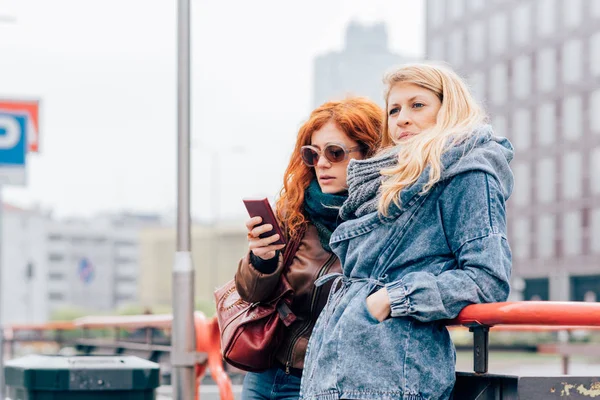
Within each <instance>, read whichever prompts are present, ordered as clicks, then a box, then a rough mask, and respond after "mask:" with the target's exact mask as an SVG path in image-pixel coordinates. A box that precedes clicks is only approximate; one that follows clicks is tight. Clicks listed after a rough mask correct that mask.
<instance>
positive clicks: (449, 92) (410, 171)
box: [378, 64, 487, 216]
mask: <svg viewBox="0 0 600 400" xmlns="http://www.w3.org/2000/svg"><path fill="white" fill-rule="evenodd" d="M383 82H384V84H385V85H386V90H385V94H384V96H385V108H386V112H387V111H388V100H389V94H390V91H391V89H392V87H394V85H396V84H398V83H411V84H414V85H417V86H420V87H422V88H425V89H428V90H431V91H432V92H433V93H435V94H436V95H437V97H438V98H439V99H440V101H441V103H442V105H441V108H440V110H439V112H438V114H437V121H436V124H435V126H433V127H432V128H430V129H427V130H425V131H423V132H421V133H420V134H418V135H415V136H413V137H411V138H409V139H407V140H406V141H403V142H402V145H401V146H400V149H399V151H398V165H397V166H394V167H392V168H388V169H384V170H382V171H381V174H382V175H383V176H384V177H388V178H387V179H385V180H384V182H383V184H382V186H381V199H380V201H379V205H378V209H379V212H380V213H381V214H383V215H384V216H387V215H388V210H389V208H390V206H391V204H392V202H393V203H395V204H396V205H397V206H398V207H400V206H401V204H400V196H399V195H400V192H401V191H402V190H403V189H404V188H406V187H408V186H410V185H412V184H414V183H415V182H416V181H417V179H419V176H421V174H422V173H423V171H424V170H425V168H426V167H427V166H430V167H431V169H430V171H429V181H428V182H427V184H426V185H425V186H424V188H423V191H422V193H426V192H427V191H429V189H431V188H432V187H433V185H435V184H436V183H437V182H438V181H439V180H440V177H441V174H442V165H441V158H442V154H443V153H444V150H445V149H447V148H448V146H449V145H454V144H457V143H460V142H462V141H463V140H465V139H467V138H468V137H469V136H471V135H472V134H473V131H474V130H475V128H477V127H478V126H480V125H482V124H484V123H485V122H486V121H487V116H486V115H485V113H484V111H483V110H482V109H481V107H480V106H479V105H478V104H477V102H476V101H475V99H474V98H473V96H472V95H471V93H470V92H469V89H468V87H467V85H466V84H465V82H464V81H463V80H462V79H461V78H460V77H459V76H458V75H457V74H456V73H455V72H454V71H452V70H451V69H450V68H448V67H446V66H443V65H435V64H409V65H404V66H401V67H399V68H397V69H394V70H392V71H391V72H388V73H387V74H386V75H385V76H384V79H383ZM383 132H384V135H387V136H388V139H387V142H389V141H392V139H391V132H390V127H389V125H388V119H387V118H386V119H385V120H384V123H383ZM385 142H386V141H384V143H385Z"/></svg>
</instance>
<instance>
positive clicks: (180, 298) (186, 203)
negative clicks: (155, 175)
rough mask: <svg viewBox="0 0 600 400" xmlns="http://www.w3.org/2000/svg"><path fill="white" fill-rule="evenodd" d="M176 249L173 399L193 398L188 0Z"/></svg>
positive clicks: (182, 9)
mask: <svg viewBox="0 0 600 400" xmlns="http://www.w3.org/2000/svg"><path fill="white" fill-rule="evenodd" d="M177 20H178V23H177V95H178V99H177V251H176V253H175V263H174V265H173V292H172V296H173V327H172V347H171V348H172V350H171V363H172V366H173V375H172V386H173V398H174V399H177V400H192V399H193V398H194V397H195V392H196V390H197V388H196V379H195V376H194V364H195V360H196V357H195V356H196V353H195V347H196V346H195V344H196V334H195V332H194V266H193V263H192V254H191V234H190V0H178V16H177Z"/></svg>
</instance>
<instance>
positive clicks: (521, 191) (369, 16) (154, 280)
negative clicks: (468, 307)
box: [0, 0, 600, 325]
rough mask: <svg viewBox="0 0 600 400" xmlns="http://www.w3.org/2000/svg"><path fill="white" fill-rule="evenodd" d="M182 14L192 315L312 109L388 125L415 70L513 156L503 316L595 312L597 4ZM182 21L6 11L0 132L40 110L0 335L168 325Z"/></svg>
mask: <svg viewBox="0 0 600 400" xmlns="http://www.w3.org/2000/svg"><path fill="white" fill-rule="evenodd" d="M192 11H193V15H192V61H193V62H192V138H193V148H192V214H193V219H194V228H193V232H192V236H193V254H194V263H195V268H196V299H197V308H198V309H199V310H202V311H204V312H205V313H207V314H208V315H212V314H213V308H214V305H213V301H212V292H213V289H214V288H216V287H217V286H219V285H221V284H223V283H224V282H226V281H227V280H229V279H231V278H232V276H233V274H234V271H235V269H236V268H237V262H238V260H239V258H240V257H242V256H243V255H244V254H245V252H246V251H247V242H246V236H245V227H244V220H245V219H246V213H245V209H244V207H243V204H242V201H241V200H242V198H244V197H256V196H267V197H269V198H271V199H274V198H275V196H276V194H277V193H278V191H279V189H280V186H281V182H282V175H283V171H284V169H285V167H286V163H287V160H288V159H289V155H290V152H291V151H292V147H293V143H294V140H295V135H296V133H297V129H298V127H299V126H300V124H301V123H302V121H303V120H304V119H305V118H306V117H307V115H308V114H309V112H310V111H311V109H312V108H313V107H315V106H317V105H319V104H321V103H323V102H324V101H326V100H330V99H335V98H340V97H344V96H347V95H363V96H368V97H370V98H372V99H373V100H375V101H377V102H378V103H379V104H381V105H382V106H383V104H384V103H383V97H382V90H383V85H382V82H381V78H382V74H383V73H384V71H386V70H387V69H389V68H390V67H392V66H394V65H396V64H401V63H404V62H410V61H419V60H424V59H428V60H438V61H444V62H447V63H449V64H450V65H451V66H452V67H454V68H455V69H456V70H457V71H458V72H459V73H460V74H461V75H462V76H463V77H465V78H466V79H467V81H468V82H469V84H470V86H471V88H472V90H473V92H474V93H475V95H476V97H477V99H478V100H479V101H481V102H482V104H483V105H484V106H485V108H486V110H487V111H488V113H489V114H490V117H491V121H492V124H493V126H494V129H495V131H496V133H497V134H499V135H503V136H506V137H508V138H509V139H510V140H511V141H512V143H513V145H514V147H515V159H514V161H513V163H512V169H513V171H514V174H515V190H514V192H513V195H512V197H511V199H510V200H509V203H508V221H509V242H510V244H511V247H512V249H513V258H514V268H513V282H512V293H511V299H512V300H577V301H597V300H598V296H600V0H518V1H517V0H427V1H423V0H418V1H415V0H411V1H408V0H396V1H391V0H390V1H384V0H380V1H368V2H367V1H357V0H356V1H342V0H336V1H324V2H317V1H303V2H295V3H290V2H280V1H275V0H264V1H252V2H245V1H236V2H216V1H212V2H211V1H193V2H192ZM175 13H176V9H175V6H174V4H172V2H165V1H147V0H146V1H142V0H118V1H117V0H108V1H107V0H105V1H95V0H94V1H91V0H90V1H85V2H82V1H75V0H56V1H55V0H52V1H48V0H45V1H42V0H39V1H33V0H19V1H17V0H12V1H11V0H0V115H1V113H2V110H3V107H2V102H1V101H2V100H6V101H9V102H10V101H17V102H19V101H21V102H23V104H34V105H35V107H34V108H31V110H33V111H31V112H27V113H26V114H27V115H29V117H30V122H29V123H30V124H31V126H29V127H28V129H30V130H34V131H35V133H36V134H37V136H38V140H39V149H37V151H35V152H34V151H32V148H31V138H30V152H29V154H28V155H27V157H26V165H25V166H24V167H22V170H21V172H23V173H24V175H21V176H19V177H17V178H15V176H14V173H15V168H14V167H12V169H11V170H10V171H9V172H10V173H11V174H13V175H12V178H11V183H9V184H5V185H3V187H2V195H3V199H4V202H3V206H2V216H1V218H0V223H1V226H2V230H1V250H0V251H1V253H0V255H1V257H0V262H1V266H2V281H1V288H0V295H1V296H2V301H1V304H2V308H1V310H0V322H1V323H2V324H3V325H7V324H13V323H31V322H45V321H48V320H52V319H60V320H64V319H69V318H74V317H77V316H83V315H90V314H119V313H121V314H127V313H138V314H139V313H142V312H153V313H165V312H170V307H171V268H172V264H173V257H174V252H175V228H174V223H175V194H176V191H175V185H176V179H175V166H176V163H175V156H176V148H175V145H176V119H175V118H176V74H175V67H176V47H175V46H176V37H175V32H176V30H175V23H176V21H175ZM34 114H35V115H34ZM1 133H2V128H1V127H0V134H1ZM29 134H31V133H29ZM0 150H1V149H0ZM34 150H36V149H34ZM1 154H2V153H0V155H1ZM1 164H2V159H1V158H0V176H1V175H2V173H3V170H2V165H1ZM7 169H8V168H5V170H7ZM7 174H8V172H7ZM0 182H1V180H0ZM4 182H5V183H7V182H8V178H5V180H4Z"/></svg>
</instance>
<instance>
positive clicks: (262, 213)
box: [243, 198, 286, 245]
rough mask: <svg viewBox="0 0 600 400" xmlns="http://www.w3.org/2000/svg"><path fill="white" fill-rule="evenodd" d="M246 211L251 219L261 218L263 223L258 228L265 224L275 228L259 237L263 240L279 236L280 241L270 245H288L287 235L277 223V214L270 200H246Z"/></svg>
mask: <svg viewBox="0 0 600 400" xmlns="http://www.w3.org/2000/svg"><path fill="white" fill-rule="evenodd" d="M243 202H244V205H245V206H246V209H247V210H248V214H249V215H250V217H252V218H254V217H261V218H262V223H260V224H259V225H257V226H261V225H264V224H270V225H271V226H273V229H271V230H270V231H268V232H265V233H263V234H261V235H260V236H259V237H260V238H261V239H264V238H267V237H270V236H273V235H275V234H278V235H279V239H278V240H277V241H275V242H273V243H271V244H270V245H278V244H286V241H285V235H284V234H283V230H282V229H281V227H280V226H279V224H278V223H277V218H275V212H274V211H273V208H272V207H271V205H270V204H269V200H268V199H267V198H263V199H244V200H243Z"/></svg>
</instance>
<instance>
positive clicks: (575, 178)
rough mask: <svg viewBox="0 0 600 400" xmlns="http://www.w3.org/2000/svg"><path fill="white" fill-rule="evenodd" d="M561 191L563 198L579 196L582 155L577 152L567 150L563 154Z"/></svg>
mask: <svg viewBox="0 0 600 400" xmlns="http://www.w3.org/2000/svg"><path fill="white" fill-rule="evenodd" d="M562 164H563V165H562V170H563V174H562V191H563V197H564V198H565V199H578V198H580V197H581V182H582V174H581V173H582V168H581V164H582V157H581V153H579V152H575V151H572V152H569V153H567V154H565V155H564V156H563V163H562Z"/></svg>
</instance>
